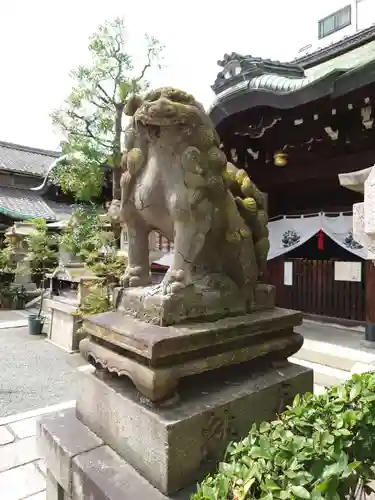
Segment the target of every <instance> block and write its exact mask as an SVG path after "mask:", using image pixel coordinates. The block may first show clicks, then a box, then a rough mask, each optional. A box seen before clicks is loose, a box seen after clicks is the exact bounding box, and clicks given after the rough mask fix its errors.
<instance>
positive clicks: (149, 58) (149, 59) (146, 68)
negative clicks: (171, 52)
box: [133, 47, 153, 83]
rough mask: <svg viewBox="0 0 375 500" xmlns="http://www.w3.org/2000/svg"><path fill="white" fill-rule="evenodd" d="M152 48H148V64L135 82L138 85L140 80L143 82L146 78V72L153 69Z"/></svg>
mask: <svg viewBox="0 0 375 500" xmlns="http://www.w3.org/2000/svg"><path fill="white" fill-rule="evenodd" d="M152 50H153V49H152V47H149V48H148V51H147V63H146V64H145V65H144V67H143V69H142V71H141V74H140V75H139V77H138V78H136V79H135V80H133V82H134V83H138V82H139V81H140V80H142V78H143V77H144V76H145V74H146V71H147V70H148V69H149V68H151V55H152Z"/></svg>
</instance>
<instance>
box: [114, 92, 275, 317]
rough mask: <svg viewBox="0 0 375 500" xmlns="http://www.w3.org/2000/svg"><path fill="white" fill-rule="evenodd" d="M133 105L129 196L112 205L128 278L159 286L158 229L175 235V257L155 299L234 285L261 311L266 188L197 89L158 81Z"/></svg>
mask: <svg viewBox="0 0 375 500" xmlns="http://www.w3.org/2000/svg"><path fill="white" fill-rule="evenodd" d="M128 113H129V114H130V115H131V116H132V118H131V122H130V124H129V126H128V128H127V131H126V149H125V152H124V154H123V157H122V168H123V174H122V179H121V201H120V202H119V200H114V201H113V203H112V205H113V210H109V212H110V213H111V212H113V213H114V214H115V216H116V218H118V217H119V218H120V220H121V222H122V224H124V225H126V227H127V233H128V267H127V270H126V273H125V275H124V276H123V280H122V283H123V286H124V287H125V288H134V287H148V286H149V285H150V284H151V279H150V264H149V244H148V241H149V234H150V232H151V231H152V230H157V231H159V232H160V233H161V234H163V235H164V236H165V237H166V238H168V239H169V240H170V241H174V249H173V257H172V262H171V265H170V268H169V270H168V272H167V273H166V275H165V277H164V279H163V282H162V283H161V285H158V286H156V287H152V289H149V288H148V289H147V290H145V294H146V295H147V296H148V297H150V296H154V295H157V296H164V297H171V296H175V297H179V299H178V300H180V301H181V307H182V308H184V305H186V303H187V302H188V301H190V300H191V298H192V295H194V294H195V293H196V296H197V297H200V296H201V295H202V294H205V292H206V291H207V292H208V293H209V292H210V290H211V291H212V290H214V291H216V292H217V293H219V294H224V295H225V293H226V292H227V291H229V290H230V293H229V295H230V296H231V297H232V298H233V297H235V298H236V300H237V298H238V301H239V303H240V302H241V303H242V302H243V301H245V303H246V305H245V307H244V308H242V310H241V311H239V312H242V313H246V312H248V311H251V310H253V306H254V300H255V287H256V283H257V281H258V278H259V277H260V276H261V275H262V274H263V273H264V271H265V267H266V262H267V254H268V250H269V240H268V229H267V223H268V218H267V212H266V203H265V197H264V195H263V193H261V192H260V191H259V189H258V188H257V187H256V186H255V184H254V183H253V182H252V181H251V179H250V178H249V176H248V174H247V173H246V172H245V171H244V170H239V169H237V168H236V167H235V166H234V165H232V164H229V163H228V162H227V158H226V156H225V154H224V153H223V151H221V150H220V140H219V137H218V135H217V133H216V131H215V128H214V126H213V124H212V122H211V120H210V119H209V117H208V115H207V114H206V112H205V111H204V109H203V107H202V105H201V104H199V103H198V102H197V101H196V100H195V99H194V97H193V96H191V95H190V94H187V93H185V92H183V91H181V90H178V89H174V88H161V89H157V90H154V91H151V92H149V93H148V94H147V95H146V97H145V98H144V99H141V98H139V97H137V98H136V97H134V98H133V101H130V102H129V103H128ZM125 295H126V293H125ZM132 300H133V299H132ZM161 300H164V299H161ZM137 301H138V302H139V303H140V304H141V303H142V304H145V303H146V302H147V301H146V300H145V297H141V298H138V299H137ZM128 302H129V301H128ZM149 302H150V301H149ZM151 302H152V301H151ZM193 302H194V301H193ZM232 302H233V300H232V299H231V302H230V303H231V304H232ZM234 302H235V300H234ZM178 307H179V306H177V307H176V310H177V309H178ZM180 309H181V308H180ZM224 309H225V307H224ZM124 310H125V312H126V310H127V308H126V307H125V308H124ZM220 310H221V311H222V310H223V304H220ZM210 314H211V312H210ZM146 316H147V315H146ZM188 316H189V317H191V316H194V314H192V315H190V314H189V315H188ZM199 316H201V313H199ZM179 320H180V319H179V317H178V314H177V313H176V317H175V322H178V321H179ZM171 321H172V323H173V322H174V320H173V319H171ZM172 323H169V324H172Z"/></svg>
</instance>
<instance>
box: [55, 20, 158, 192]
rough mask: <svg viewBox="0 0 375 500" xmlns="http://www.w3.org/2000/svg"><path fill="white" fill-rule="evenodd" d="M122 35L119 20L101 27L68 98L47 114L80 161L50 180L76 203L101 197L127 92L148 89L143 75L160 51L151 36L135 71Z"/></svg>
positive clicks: (60, 169) (119, 140) (73, 74)
mask: <svg viewBox="0 0 375 500" xmlns="http://www.w3.org/2000/svg"><path fill="white" fill-rule="evenodd" d="M124 32H125V25H124V22H123V20H122V19H120V18H117V19H115V20H114V21H112V22H106V23H104V24H103V25H101V26H99V28H98V30H97V32H96V33H94V34H93V35H92V36H91V37H90V41H89V47H88V48H89V52H90V55H91V60H90V61H89V63H88V64H87V65H79V66H78V67H77V68H76V69H75V70H73V71H72V72H71V77H72V79H73V83H74V84H73V88H72V90H71V92H70V95H69V96H68V97H67V98H66V99H65V101H64V103H63V104H62V106H61V108H60V109H58V110H54V111H53V112H52V113H51V118H52V121H53V124H54V125H56V126H57V127H58V128H59V130H60V132H61V133H62V135H63V137H64V142H63V149H64V152H65V153H66V152H70V153H76V152H79V153H82V159H81V160H74V161H69V162H67V163H66V164H65V167H64V166H63V165H60V166H59V167H58V168H56V169H55V172H54V173H53V182H54V183H55V184H57V185H59V186H60V187H61V189H62V190H63V191H64V192H65V193H68V194H71V195H73V196H74V198H75V200H76V201H79V202H87V201H92V200H95V199H96V198H97V197H99V196H101V194H102V187H103V184H104V171H103V167H102V165H103V162H104V161H105V159H106V158H115V153H116V150H118V149H119V145H121V144H122V143H123V131H122V128H123V125H124V124H123V123H120V124H119V125H120V126H118V127H115V120H116V113H117V112H118V111H120V113H121V115H122V109H123V107H124V105H125V101H126V99H127V97H128V95H129V94H130V93H131V92H134V91H136V92H141V91H143V90H145V88H147V86H148V84H147V82H146V81H145V79H144V78H145V75H146V73H147V71H148V69H149V68H151V67H153V66H158V63H159V61H160V57H161V52H162V49H163V47H162V46H161V45H160V43H159V42H158V41H157V40H156V39H155V38H152V37H149V38H148V39H147V42H146V47H145V54H146V60H145V62H144V65H143V66H142V67H141V68H140V69H139V70H137V71H135V70H134V68H133V64H132V57H131V55H130V54H128V53H127V52H126V43H125V36H124ZM137 55H138V54H137ZM116 166H118V162H117V163H116Z"/></svg>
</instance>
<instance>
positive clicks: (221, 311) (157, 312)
mask: <svg viewBox="0 0 375 500" xmlns="http://www.w3.org/2000/svg"><path fill="white" fill-rule="evenodd" d="M220 280H221V282H220V283H215V285H216V286H212V287H211V286H209V285H207V284H206V283H200V282H195V283H194V284H193V285H191V286H188V287H186V288H184V289H182V290H179V291H178V292H175V293H173V294H166V295H165V294H163V293H162V290H161V286H160V285H154V286H148V287H135V288H125V289H122V288H121V289H120V288H119V289H117V290H116V291H115V303H116V304H117V305H118V309H119V310H120V311H122V312H124V313H126V314H129V315H130V316H133V317H134V318H137V319H141V320H142V321H145V322H147V323H151V324H154V325H160V326H168V325H175V324H178V323H183V322H186V321H189V320H197V319H199V320H201V321H207V320H210V319H211V320H214V319H219V318H223V317H227V316H235V315H241V314H246V313H249V312H252V311H260V310H265V309H271V308H272V307H274V306H275V287H274V286H272V285H266V284H258V285H256V287H255V292H254V294H255V296H254V303H253V304H251V305H249V304H247V303H246V301H245V299H244V297H243V294H241V293H239V291H238V288H237V287H236V286H235V285H234V284H233V283H232V282H231V281H230V280H228V279H227V280H226V281H225V282H223V280H225V278H224V277H222V276H221V277H220Z"/></svg>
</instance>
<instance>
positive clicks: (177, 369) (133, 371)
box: [80, 331, 303, 402]
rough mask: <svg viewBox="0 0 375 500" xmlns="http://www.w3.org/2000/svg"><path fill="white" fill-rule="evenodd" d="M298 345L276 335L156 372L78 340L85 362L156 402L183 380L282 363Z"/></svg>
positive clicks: (297, 338)
mask: <svg viewBox="0 0 375 500" xmlns="http://www.w3.org/2000/svg"><path fill="white" fill-rule="evenodd" d="M302 344H303V337H302V335H300V334H299V333H294V334H293V333H291V332H289V331H287V332H280V335H279V336H277V337H274V338H270V339H264V340H263V341H262V342H260V343H254V344H250V345H243V346H240V347H238V348H236V349H229V348H228V350H227V351H224V352H220V350H219V349H218V352H217V353H216V354H211V355H209V354H208V353H206V356H201V357H199V358H196V359H190V360H186V361H184V362H181V363H176V364H173V365H171V366H165V367H158V368H155V367H153V366H147V365H144V364H142V363H139V361H138V360H137V361H135V360H133V359H132V358H130V357H127V356H124V355H122V354H117V353H116V352H115V351H113V350H112V349H108V348H106V347H103V346H102V345H100V344H98V343H96V342H92V341H91V340H90V339H84V340H82V342H81V344H80V350H81V354H82V355H83V356H84V357H85V358H86V359H88V360H89V361H90V362H93V363H95V366H101V367H102V368H104V369H105V370H107V371H109V372H110V373H116V374H117V375H119V376H123V375H126V376H128V377H129V378H130V379H131V380H132V382H133V384H134V385H135V387H136V388H137V389H138V390H139V392H140V393H141V394H142V395H143V396H146V398H148V399H149V400H150V401H154V402H156V401H162V400H165V399H166V398H168V397H169V398H170V397H172V396H173V394H174V392H175V390H176V388H177V387H178V384H179V382H180V380H181V379H182V378H184V377H188V376H191V375H197V374H199V373H203V372H207V371H210V370H216V369H218V368H223V367H225V366H232V365H235V364H239V363H244V362H246V361H249V360H256V359H257V358H260V357H262V356H266V357H270V356H274V357H275V359H284V360H285V359H287V358H288V357H289V356H291V355H292V354H294V353H295V352H296V351H298V350H299V349H300V348H301V347H302Z"/></svg>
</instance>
